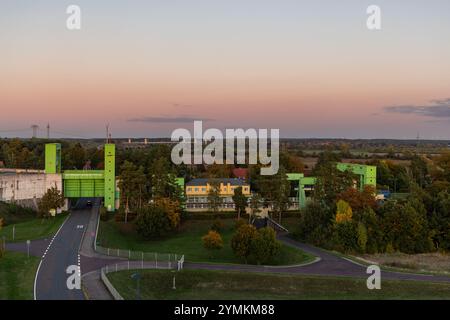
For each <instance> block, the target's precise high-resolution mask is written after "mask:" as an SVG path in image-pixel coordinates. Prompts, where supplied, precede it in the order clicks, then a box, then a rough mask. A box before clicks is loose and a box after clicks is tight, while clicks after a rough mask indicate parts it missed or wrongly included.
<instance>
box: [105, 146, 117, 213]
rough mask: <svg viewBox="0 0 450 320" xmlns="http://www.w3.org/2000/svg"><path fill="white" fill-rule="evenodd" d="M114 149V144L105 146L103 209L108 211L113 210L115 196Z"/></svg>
mask: <svg viewBox="0 0 450 320" xmlns="http://www.w3.org/2000/svg"><path fill="white" fill-rule="evenodd" d="M115 159H116V147H115V145H114V144H105V171H104V175H105V198H104V199H105V208H106V209H107V210H108V211H114V209H115V200H116V199H115V198H116V197H115V195H116V161H115Z"/></svg>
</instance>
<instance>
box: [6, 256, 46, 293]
mask: <svg viewBox="0 0 450 320" xmlns="http://www.w3.org/2000/svg"><path fill="white" fill-rule="evenodd" d="M39 261H40V259H39V258H36V257H32V256H30V258H27V255H26V254H23V253H18V252H9V251H7V252H6V254H5V256H4V257H2V258H0V300H30V299H33V285H34V276H35V274H36V270H37V266H38V264H39Z"/></svg>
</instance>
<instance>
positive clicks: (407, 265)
mask: <svg viewBox="0 0 450 320" xmlns="http://www.w3.org/2000/svg"><path fill="white" fill-rule="evenodd" d="M361 258H363V259H364V260H366V261H370V262H375V263H377V264H380V265H384V266H387V267H395V268H402V269H411V270H414V271H432V272H444V273H450V254H444V253H422V254H405V253H392V254H387V253H383V254H366V255H362V256H361Z"/></svg>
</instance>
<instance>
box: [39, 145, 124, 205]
mask: <svg viewBox="0 0 450 320" xmlns="http://www.w3.org/2000/svg"><path fill="white" fill-rule="evenodd" d="M104 152H105V161H104V163H105V169H104V170H66V171H64V172H63V173H62V184H63V193H64V197H65V198H104V206H105V208H107V209H108V211H114V210H115V201H116V199H117V198H118V194H116V170H115V166H116V163H115V162H116V160H115V159H116V149H115V145H114V144H106V145H105V148H104ZM45 173H49V174H51V173H61V145H60V144H58V143H51V144H46V145H45Z"/></svg>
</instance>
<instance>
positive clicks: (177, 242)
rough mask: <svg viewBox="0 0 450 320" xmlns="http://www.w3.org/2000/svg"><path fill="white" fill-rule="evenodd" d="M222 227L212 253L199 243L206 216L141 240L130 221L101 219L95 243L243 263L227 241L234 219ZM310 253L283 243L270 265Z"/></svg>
mask: <svg viewBox="0 0 450 320" xmlns="http://www.w3.org/2000/svg"><path fill="white" fill-rule="evenodd" d="M222 222H223V223H224V226H225V227H224V230H223V231H222V232H221V235H222V239H223V242H224V247H223V248H222V249H221V250H219V251H218V252H214V253H213V254H211V252H210V251H208V250H206V249H205V248H204V247H203V244H202V240H201V238H202V236H204V235H205V234H206V233H207V232H208V230H209V228H210V226H211V224H212V221H208V220H188V221H186V222H184V223H183V226H182V227H181V228H180V230H179V231H178V232H176V233H175V234H173V235H171V236H169V237H167V238H164V239H160V240H151V241H146V240H143V239H142V238H141V237H140V236H139V235H138V234H136V233H135V232H134V230H133V229H132V228H131V224H128V226H125V225H124V224H121V225H118V224H116V223H115V222H114V221H112V220H110V221H107V222H103V221H101V223H100V227H99V234H98V238H97V241H98V244H99V245H100V246H102V247H109V248H114V249H116V248H117V249H126V250H132V251H144V252H158V253H176V254H178V255H182V254H184V255H185V259H186V260H187V261H192V262H212V263H242V261H240V260H239V259H238V258H236V256H235V255H234V253H233V251H232V249H231V245H230V241H231V238H232V236H233V233H234V223H235V220H222ZM313 259H314V257H313V256H311V255H309V254H307V253H305V252H303V251H300V250H298V249H296V248H292V247H289V246H286V245H283V246H282V248H281V250H280V253H279V255H278V256H277V257H275V258H274V259H273V260H274V261H273V263H271V264H272V265H291V264H301V263H305V262H308V261H312V260H313Z"/></svg>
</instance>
